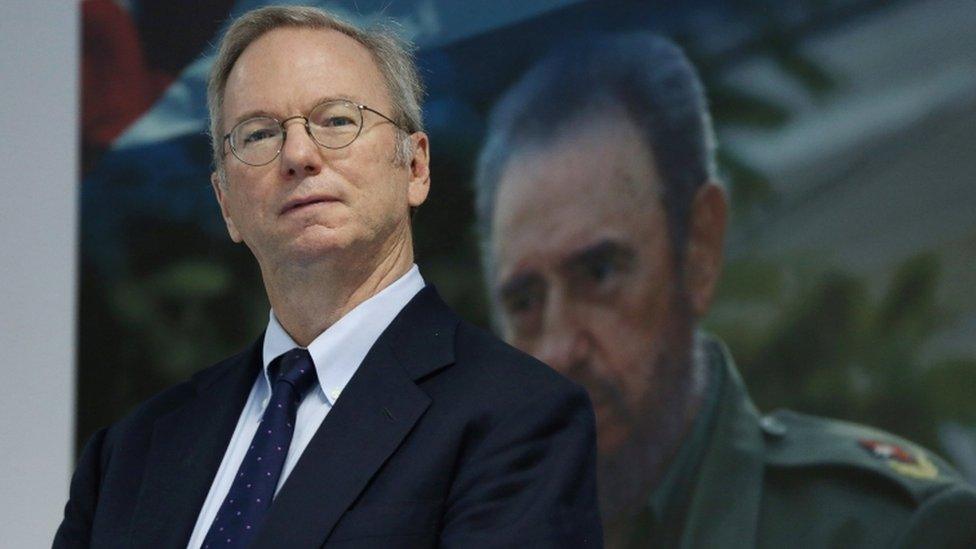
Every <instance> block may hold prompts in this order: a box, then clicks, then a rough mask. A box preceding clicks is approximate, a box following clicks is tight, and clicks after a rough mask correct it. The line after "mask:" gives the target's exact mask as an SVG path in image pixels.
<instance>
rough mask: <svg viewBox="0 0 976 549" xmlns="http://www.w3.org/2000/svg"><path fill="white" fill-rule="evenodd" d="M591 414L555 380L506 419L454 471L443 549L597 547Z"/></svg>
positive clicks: (574, 392) (572, 390) (580, 396)
mask: <svg viewBox="0 0 976 549" xmlns="http://www.w3.org/2000/svg"><path fill="white" fill-rule="evenodd" d="M595 439H596V436H595V429H594V419H593V410H592V407H591V405H590V401H589V398H588V397H587V395H586V393H585V391H583V390H582V389H581V388H579V387H577V386H575V385H571V384H569V383H566V382H565V381H562V380H560V382H558V383H553V384H552V385H550V386H549V387H548V388H547V390H546V391H544V392H543V393H542V394H539V395H536V396H534V397H533V398H532V399H531V400H529V401H527V402H525V403H524V404H523V405H521V406H519V407H517V408H515V409H513V410H511V411H509V412H506V413H505V414H504V415H503V416H502V417H501V418H500V419H499V420H498V421H497V422H495V423H494V426H493V428H492V429H490V430H489V431H488V432H487V433H486V434H485V436H484V438H483V439H482V440H481V441H480V443H479V444H478V445H477V447H476V448H475V449H474V450H473V451H472V453H471V455H470V457H469V458H467V459H466V460H465V461H464V462H463V463H462V464H461V466H460V467H459V469H458V473H457V478H456V479H455V482H454V483H453V487H452V490H451V493H450V495H449V497H448V501H447V508H446V512H445V514H444V524H443V528H442V532H441V545H442V546H443V547H465V548H468V547H533V548H545V547H553V548H556V547H559V548H562V547H602V544H603V534H602V530H601V526H600V517H599V511H598V508H597V498H596V446H595Z"/></svg>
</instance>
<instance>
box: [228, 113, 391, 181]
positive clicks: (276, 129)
mask: <svg viewBox="0 0 976 549" xmlns="http://www.w3.org/2000/svg"><path fill="white" fill-rule="evenodd" d="M363 111H369V112H372V113H375V114H377V115H379V116H380V117H381V118H383V119H384V120H386V121H388V122H390V123H391V124H393V125H394V126H396V127H397V128H400V129H402V128H401V127H400V125H399V124H397V123H396V122H394V121H393V119H392V118H390V117H389V116H386V115H385V114H383V113H381V112H379V111H378V110H376V109H372V108H370V107H367V106H366V105H358V104H356V103H353V102H352V101H347V100H345V99H330V100H328V101H323V102H322V103H319V104H318V105H316V106H315V107H313V108H312V110H311V111H309V113H308V116H301V115H298V116H291V117H288V118H286V119H284V120H278V119H277V118H273V117H270V116H256V117H254V118H248V119H247V120H244V121H242V122H240V123H238V124H237V125H236V126H234V128H233V129H231V130H230V132H229V133H228V134H227V135H225V136H224V140H225V141H230V150H231V151H232V152H233V153H234V156H236V157H237V159H238V160H240V161H241V162H243V163H245V164H247V165H249V166H263V165H265V164H268V163H269V162H271V161H273V160H274V159H275V158H278V155H279V154H281V148H282V147H283V146H284V144H285V138H286V137H287V134H288V130H287V129H286V128H285V123H287V122H288V121H289V120H295V119H302V120H304V121H305V124H304V125H305V131H306V132H308V135H309V136H310V137H311V138H312V139H313V140H314V141H315V142H316V143H318V144H319V145H320V146H322V147H325V148H327V149H341V148H343V147H348V146H349V145H352V142H353V141H355V140H356V138H357V137H359V134H361V133H362V132H363V117H364V115H363ZM404 131H406V130H404Z"/></svg>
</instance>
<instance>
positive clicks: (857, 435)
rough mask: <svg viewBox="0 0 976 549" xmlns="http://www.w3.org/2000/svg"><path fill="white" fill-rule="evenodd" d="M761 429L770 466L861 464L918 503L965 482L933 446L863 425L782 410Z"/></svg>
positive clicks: (768, 416) (840, 466)
mask: <svg viewBox="0 0 976 549" xmlns="http://www.w3.org/2000/svg"><path fill="white" fill-rule="evenodd" d="M760 428H761V429H762V431H763V433H764V434H765V435H766V437H765V438H766V445H765V461H766V464H767V465H769V466H774V467H839V468H856V469H860V470H862V471H865V472H868V473H873V474H875V475H877V476H880V477H883V478H886V479H890V480H891V481H893V482H895V483H897V484H898V485H900V486H901V487H902V488H903V489H904V490H905V491H906V492H907V493H908V494H909V495H911V497H912V498H913V499H915V501H916V502H920V501H922V500H924V499H925V498H927V497H928V496H930V495H932V494H934V493H935V492H939V491H941V490H943V489H945V488H946V487H948V486H952V485H955V484H958V483H960V482H963V481H962V479H961V478H960V477H959V474H958V473H956V471H955V470H954V469H953V468H952V467H951V466H950V465H949V464H947V463H946V462H945V461H943V460H942V459H941V458H939V457H938V456H936V455H934V454H932V453H931V452H929V451H928V450H925V449H924V448H922V447H920V446H918V445H916V444H914V443H912V442H909V441H907V440H905V439H903V438H901V437H898V436H896V435H893V434H891V433H887V432H885V431H881V430H879V429H874V428H871V427H867V426H864V425H858V424H856V423H850V422H846V421H840V420H834V419H826V418H820V417H816V416H809V415H806V414H800V413H797V412H792V411H789V410H778V411H776V412H774V413H772V414H769V415H766V416H764V417H763V418H762V419H761V420H760Z"/></svg>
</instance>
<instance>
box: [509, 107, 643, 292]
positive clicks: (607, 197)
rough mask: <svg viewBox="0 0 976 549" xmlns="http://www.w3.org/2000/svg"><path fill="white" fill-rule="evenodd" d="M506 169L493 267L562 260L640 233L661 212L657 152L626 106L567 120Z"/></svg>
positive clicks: (512, 159) (519, 154)
mask: <svg viewBox="0 0 976 549" xmlns="http://www.w3.org/2000/svg"><path fill="white" fill-rule="evenodd" d="M564 126H565V127H566V128H567V129H566V130H564V131H561V132H559V134H558V135H556V136H554V137H553V138H552V139H550V140H549V141H536V142H535V143H533V144H528V145H526V146H524V147H522V148H520V149H519V150H518V151H516V152H515V153H514V154H512V155H511V156H510V157H509V160H508V162H507V164H506V166H505V167H504V169H503V170H502V172H501V176H500V178H499V181H498V186H497V190H496V196H495V208H494V212H493V219H492V225H491V228H492V229H491V230H492V235H491V251H492V256H493V259H494V264H495V269H494V270H495V272H496V273H497V274H498V275H499V276H503V274H504V272H505V271H508V270H511V269H513V268H518V265H519V264H521V263H524V262H532V261H537V262H544V261H551V262H554V263H555V262H558V261H560V260H561V259H562V257H561V256H562V255H564V254H566V253H570V251H571V250H573V249H575V248H576V247H578V246H581V245H585V243H586V242H588V241H590V240H594V239H603V238H614V239H635V238H637V237H638V236H639V235H641V234H644V233H646V232H647V231H648V230H650V227H651V226H652V225H655V226H656V224H657V223H659V222H660V221H661V220H660V219H655V218H656V217H660V216H661V215H663V208H662V206H661V201H660V198H659V183H660V182H659V177H658V174H657V171H656V168H655V164H654V159H653V155H652V154H651V151H650V148H649V146H647V144H646V140H644V139H643V137H642V136H641V134H640V132H639V131H638V129H637V127H636V126H635V125H634V124H633V123H631V122H630V121H629V119H628V118H627V117H626V116H625V115H623V114H622V113H619V114H618V113H607V114H606V116H599V117H596V118H595V119H592V118H585V117H584V118H582V119H581V121H580V122H578V123H572V122H570V123H567V124H565V125H564Z"/></svg>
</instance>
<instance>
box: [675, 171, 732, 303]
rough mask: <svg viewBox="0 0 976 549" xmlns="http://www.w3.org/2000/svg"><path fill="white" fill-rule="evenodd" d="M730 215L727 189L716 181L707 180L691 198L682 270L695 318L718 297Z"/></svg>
mask: <svg viewBox="0 0 976 549" xmlns="http://www.w3.org/2000/svg"><path fill="white" fill-rule="evenodd" d="M728 216H729V202H728V199H727V198H726V196H725V191H724V190H722V187H720V186H719V185H718V184H716V183H714V182H711V181H709V182H706V183H705V184H704V185H702V186H701V187H700V188H699V189H698V191H697V192H696V193H695V198H694V200H693V201H692V205H691V215H690V218H689V223H688V245H687V248H686V250H685V258H684V270H683V278H684V284H685V290H686V291H687V292H688V295H689V297H690V300H691V308H692V313H693V314H694V315H695V318H701V317H703V316H705V313H707V312H708V309H709V307H711V304H712V298H713V297H714V296H715V287H716V286H717V285H718V280H719V276H720V275H721V274H722V260H723V255H724V248H725V229H726V224H727V223H728Z"/></svg>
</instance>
